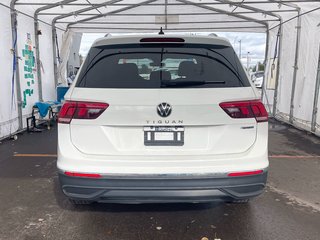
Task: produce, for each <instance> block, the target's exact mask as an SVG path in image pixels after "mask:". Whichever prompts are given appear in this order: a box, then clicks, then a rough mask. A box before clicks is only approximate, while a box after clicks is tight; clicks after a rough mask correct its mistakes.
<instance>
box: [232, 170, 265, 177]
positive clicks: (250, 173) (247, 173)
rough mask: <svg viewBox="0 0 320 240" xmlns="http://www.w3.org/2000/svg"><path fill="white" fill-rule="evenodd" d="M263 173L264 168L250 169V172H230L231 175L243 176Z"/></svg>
mask: <svg viewBox="0 0 320 240" xmlns="http://www.w3.org/2000/svg"><path fill="white" fill-rule="evenodd" d="M261 173H263V170H256V171H250V172H232V173H229V174H228V176H229V177H243V176H251V175H258V174H261Z"/></svg>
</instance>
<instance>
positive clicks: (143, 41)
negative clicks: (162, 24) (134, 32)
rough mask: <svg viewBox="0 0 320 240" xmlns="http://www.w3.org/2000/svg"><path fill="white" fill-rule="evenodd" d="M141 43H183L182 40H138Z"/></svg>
mask: <svg viewBox="0 0 320 240" xmlns="http://www.w3.org/2000/svg"><path fill="white" fill-rule="evenodd" d="M140 42H142V43H157V42H167V43H170V42H172V43H183V42H184V39H183V38H142V39H140Z"/></svg>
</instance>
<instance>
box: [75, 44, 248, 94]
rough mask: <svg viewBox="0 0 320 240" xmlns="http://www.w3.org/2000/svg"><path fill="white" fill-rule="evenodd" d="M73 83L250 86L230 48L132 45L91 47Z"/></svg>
mask: <svg viewBox="0 0 320 240" xmlns="http://www.w3.org/2000/svg"><path fill="white" fill-rule="evenodd" d="M76 86H77V87H88V88H172V87H175V88H177V87H192V88H201V87H205V88H207V87H241V86H250V85H249V82H248V79H247V77H246V75H245V73H244V71H243V68H242V66H241V64H240V62H239V60H238V58H237V57H236V55H235V53H234V51H233V49H232V48H231V47H226V46H214V45H195V44H181V45H178V44H171V45H170V44H152V45H151V44H141V45H137V44H133V45H123V46H119V45H114V46H103V47H95V48H92V49H91V50H90V52H89V55H88V57H87V58H86V61H85V63H84V66H83V68H82V72H81V73H80V75H79V78H78V82H77V84H76Z"/></svg>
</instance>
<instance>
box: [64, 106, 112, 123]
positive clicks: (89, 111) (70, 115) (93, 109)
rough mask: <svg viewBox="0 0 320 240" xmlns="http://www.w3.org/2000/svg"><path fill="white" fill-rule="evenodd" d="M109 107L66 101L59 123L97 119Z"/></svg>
mask: <svg viewBox="0 0 320 240" xmlns="http://www.w3.org/2000/svg"><path fill="white" fill-rule="evenodd" d="M108 107H109V104H107V103H98V102H76V101H66V102H65V103H64V104H63V105H62V108H61V110H60V112H59V117H58V122H59V123H66V124H68V123H70V122H71V120H72V119H96V118H97V117H99V116H100V115H101V114H102V113H103V112H104V110H106V109H107V108H108Z"/></svg>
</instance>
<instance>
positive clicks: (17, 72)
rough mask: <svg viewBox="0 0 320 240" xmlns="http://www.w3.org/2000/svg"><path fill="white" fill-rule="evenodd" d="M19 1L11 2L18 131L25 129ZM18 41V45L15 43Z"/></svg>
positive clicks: (12, 0) (13, 0)
mask: <svg viewBox="0 0 320 240" xmlns="http://www.w3.org/2000/svg"><path fill="white" fill-rule="evenodd" d="M17 1H18V0H11V2H10V13H11V33H12V46H13V47H14V49H13V51H14V53H13V58H15V59H13V61H15V63H16V66H15V73H12V74H15V80H16V81H15V83H16V92H17V108H18V123H19V127H18V131H20V130H22V129H23V123H22V118H23V116H22V97H21V84H20V68H19V58H18V41H17V37H18V30H17V24H18V22H17V13H16V11H15V6H14V5H15V3H16V2H17ZM15 41H16V44H14V42H15Z"/></svg>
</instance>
